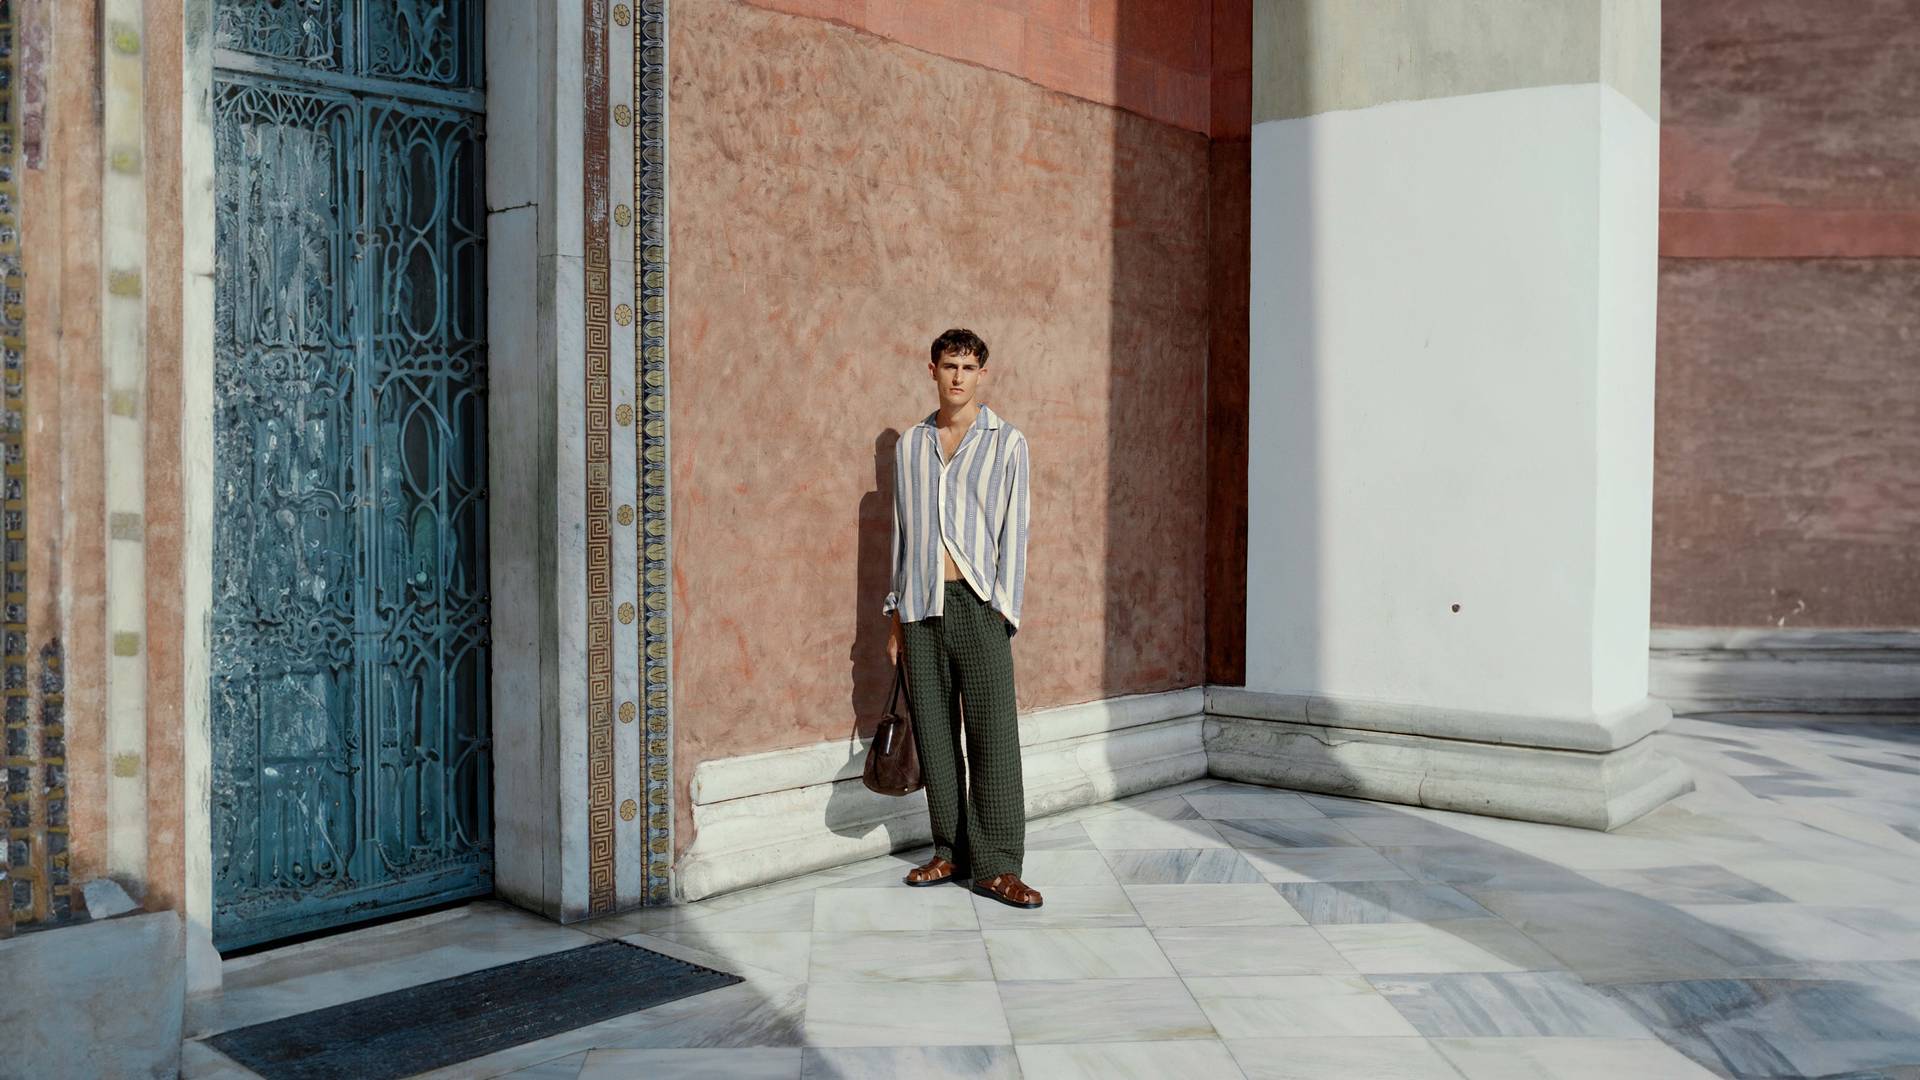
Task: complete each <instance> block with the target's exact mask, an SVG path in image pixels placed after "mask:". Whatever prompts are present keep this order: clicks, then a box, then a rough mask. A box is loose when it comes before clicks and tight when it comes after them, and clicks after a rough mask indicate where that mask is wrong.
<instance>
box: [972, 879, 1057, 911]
mask: <svg viewBox="0 0 1920 1080" xmlns="http://www.w3.org/2000/svg"><path fill="white" fill-rule="evenodd" d="M973 891H974V892H977V893H979V894H980V895H981V896H989V897H992V898H993V899H995V900H998V901H1000V902H1001V903H1003V904H1005V905H1007V906H1008V907H1017V908H1037V907H1039V906H1040V894H1039V893H1038V892H1036V891H1034V890H1033V889H1032V888H1030V887H1029V886H1028V885H1027V884H1026V883H1025V882H1022V881H1021V880H1020V878H1019V876H1018V875H1015V874H995V875H993V876H992V877H990V878H987V879H986V880H984V881H976V882H974V883H973Z"/></svg>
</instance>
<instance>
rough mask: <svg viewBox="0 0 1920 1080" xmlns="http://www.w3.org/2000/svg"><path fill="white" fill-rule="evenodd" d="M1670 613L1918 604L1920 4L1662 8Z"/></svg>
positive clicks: (1690, 621) (1699, 3)
mask: <svg viewBox="0 0 1920 1080" xmlns="http://www.w3.org/2000/svg"><path fill="white" fill-rule="evenodd" d="M1663 33H1664V42H1663V50H1662V51H1663V64H1662V73H1661V74H1662V80H1663V87H1662V95H1661V107H1662V113H1663V116H1662V133H1661V237H1660V246H1661V252H1662V254H1663V255H1665V256H1668V258H1665V259H1663V260H1662V263H1661V270H1660V315H1659V323H1660V329H1659V335H1660V336H1659V344H1658V358H1659V375H1658V404H1657V414H1656V426H1655V432H1656V434H1655V439H1656V445H1655V479H1654V552H1653V555H1654V558H1653V619H1654V622H1655V624H1656V625H1662V626H1785V627H1789V628H1792V627H1912V626H1914V625H1915V623H1916V620H1917V619H1920V548H1916V546H1915V544H1914V542H1913V536H1914V534H1915V529H1916V527H1920V479H1917V478H1920V435H1916V433H1920V364H1916V363H1915V357H1916V355H1920V354H1917V353H1916V344H1915V340H1916V339H1915V335H1914V330H1915V326H1916V317H1915V314H1914V313H1915V312H1916V311H1920V107H1916V106H1917V104H1920V64H1916V63H1915V62H1914V59H1913V58H1914V57H1915V56H1916V55H1920V0H1849V2H1848V3H1844V4H1835V5H1813V4H1805V3H1800V2H1798V0H1689V2H1686V3H1669V4H1667V5H1666V7H1665V8H1664V9H1663Z"/></svg>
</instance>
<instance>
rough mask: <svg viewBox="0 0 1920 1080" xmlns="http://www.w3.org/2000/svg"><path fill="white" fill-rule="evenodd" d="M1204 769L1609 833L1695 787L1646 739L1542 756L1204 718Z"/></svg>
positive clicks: (1481, 745) (1536, 751)
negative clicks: (1620, 745)
mask: <svg viewBox="0 0 1920 1080" xmlns="http://www.w3.org/2000/svg"><path fill="white" fill-rule="evenodd" d="M1205 737H1206V744H1207V772H1208V774H1209V775H1212V776H1218V777H1221V778H1223V779H1227V780H1240V781H1244V782H1246V783H1252V784H1270V785H1272V786H1274V787H1283V788H1288V789H1291V790H1295V791H1317V792H1323V793H1326V794H1329V795H1350V796H1354V797H1356V798H1362V799H1374V800H1377V801H1380V802H1396V803H1407V804H1409V805H1413V806H1428V807H1432V808H1434V809H1436V810H1460V811H1465V812H1467V813H1473V814H1486V815H1489V816H1492V817H1504V818H1516V819H1518V820H1521V821H1538V822H1544V823H1546V824H1550V825H1573V826H1577V827H1579V828H1584V829H1612V828H1615V827H1617V826H1620V825H1624V824H1626V823H1627V822H1629V821H1632V820H1633V819H1635V818H1637V817H1639V816H1641V815H1642V814H1645V813H1646V812H1647V811H1649V810H1652V809H1653V808H1654V807H1656V806H1659V805H1660V804H1661V803H1664V802H1666V801H1667V800H1669V799H1672V798H1674V797H1675V796H1678V795H1681V794H1684V793H1686V792H1688V791H1691V790H1692V789H1693V780H1692V778H1691V776H1690V775H1689V774H1688V772H1687V770H1686V767H1685V766H1683V765H1681V764H1680V763H1679V762H1678V761H1675V760H1674V759H1672V758H1669V757H1667V756H1666V755H1664V754H1661V753H1659V752H1658V751H1657V750H1655V749H1654V748H1653V746H1652V745H1651V744H1650V743H1649V742H1648V741H1647V740H1644V739H1643V740H1641V741H1640V742H1637V743H1634V744H1633V745H1632V746H1628V747H1626V748H1625V749H1621V750H1613V751H1609V752H1606V753H1585V752H1581V751H1576V750H1543V749H1540V748H1537V747H1529V746H1505V745H1499V744H1496V743H1486V742H1470V741H1467V740H1463V739H1442V738H1429V737H1426V736H1422V735H1405V734H1398V733H1393V732H1383V731H1364V730H1360V729H1357V728H1338V727H1328V726H1325V725H1320V724H1301V723H1289V722H1285V721H1279V720H1246V719H1240V718H1236V717H1221V716H1209V717H1207V726H1206V736H1205Z"/></svg>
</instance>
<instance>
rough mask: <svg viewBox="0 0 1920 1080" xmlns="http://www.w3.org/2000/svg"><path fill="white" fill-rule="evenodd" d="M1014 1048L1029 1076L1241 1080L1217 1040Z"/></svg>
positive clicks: (1038, 1079) (1046, 1079)
mask: <svg viewBox="0 0 1920 1080" xmlns="http://www.w3.org/2000/svg"><path fill="white" fill-rule="evenodd" d="M1019 1053H1020V1064H1021V1065H1022V1066H1023V1067H1024V1068H1025V1070H1026V1075H1027V1076H1028V1077H1031V1078H1033V1080H1161V1078H1163V1077H1180V1078H1181V1080H1243V1074H1242V1073H1241V1072H1240V1067H1239V1066H1238V1065H1236V1064H1234V1060H1233V1055H1232V1054H1230V1053H1228V1052H1227V1048H1226V1045H1225V1044H1224V1043H1222V1042H1220V1041H1219V1040H1217V1039H1176V1040H1171V1041H1168V1042H1124V1043H1071V1044H1067V1045H1053V1046H1048V1045H1028V1046H1022V1047H1020V1048H1019Z"/></svg>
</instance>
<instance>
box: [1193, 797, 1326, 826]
mask: <svg viewBox="0 0 1920 1080" xmlns="http://www.w3.org/2000/svg"><path fill="white" fill-rule="evenodd" d="M1187 805H1189V806H1191V807H1193V808H1194V809H1195V810H1198V811H1199V812H1200V816H1201V817H1205V818H1225V819H1236V820H1237V819H1241V818H1321V817H1325V816H1326V815H1325V814H1323V813H1321V812H1320V808H1319V807H1317V806H1314V805H1313V804H1312V803H1310V802H1308V801H1307V800H1306V799H1304V798H1302V797H1301V796H1299V795H1293V794H1289V793H1288V792H1284V791H1260V792H1251V791H1197V792H1194V793H1193V794H1191V795H1188V796H1187Z"/></svg>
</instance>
